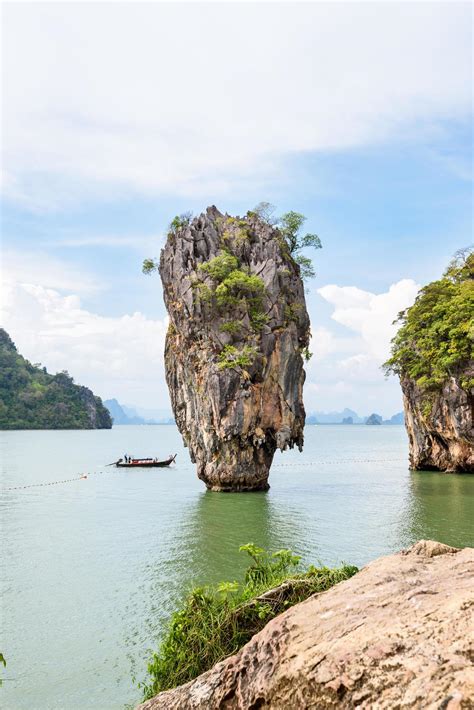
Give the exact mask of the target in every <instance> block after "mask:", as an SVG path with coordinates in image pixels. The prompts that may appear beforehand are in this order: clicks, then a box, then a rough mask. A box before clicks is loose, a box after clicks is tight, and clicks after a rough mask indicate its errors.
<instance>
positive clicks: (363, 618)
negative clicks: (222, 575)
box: [137, 540, 474, 710]
mask: <svg viewBox="0 0 474 710" xmlns="http://www.w3.org/2000/svg"><path fill="white" fill-rule="evenodd" d="M473 575H474V549H472V548H466V549H464V550H457V549H456V548H452V547H449V546H447V545H443V544H441V543H437V542H432V541H425V540H422V541H420V542H417V543H415V544H414V545H412V547H410V548H408V549H407V550H403V551H402V552H399V553H397V554H394V555H389V556H388V557H382V558H380V559H378V560H375V561H374V562H371V563H370V564H369V565H367V566H366V567H364V568H363V569H362V570H361V571H360V572H358V573H357V574H356V575H355V576H353V577H351V578H350V579H349V580H347V581H345V582H341V583H340V584H338V585H336V586H335V587H332V588H331V589H329V590H328V591H326V592H323V593H321V594H316V595H314V596H312V597H310V598H309V599H307V600H306V601H305V602H302V603H301V604H297V605H296V606H294V607H292V608H290V609H289V610H288V611H286V612H285V613H283V614H281V615H280V616H277V617H276V618H275V619H273V620H272V621H270V622H269V623H268V624H267V626H265V628H264V629H263V630H262V631H261V632H260V633H258V634H256V635H255V636H254V637H253V638H252V639H251V641H250V642H249V643H248V644H246V646H244V647H243V648H242V649H241V650H240V651H239V652H238V653H237V654H236V655H234V656H231V657H229V658H226V659H225V660H223V661H221V662H220V663H218V664H217V665H215V666H214V668H212V669H211V670H210V671H207V672H206V673H204V674H203V675H201V676H199V677H198V678H196V680H194V681H191V682H190V683H187V684H186V685H183V686H180V687H178V688H175V689H174V690H170V691H166V692H164V693H160V694H159V695H157V696H155V697H154V698H152V699H151V700H149V701H147V702H145V703H143V704H142V705H139V706H138V708H137V710H182V709H183V708H187V710H217V709H218V708H219V709H222V708H226V709H227V710H250V708H260V709H263V708H267V709H268V710H270V709H274V710H277V709H278V710H283V708H285V709H286V708H298V710H305V709H308V710H309V708H321V710H322V709H323V708H324V709H325V710H326V709H327V708H347V709H349V708H354V707H377V708H386V709H387V710H388V709H389V708H390V709H391V708H394V707H412V708H432V709H433V710H434V709H435V708H444V709H445V710H457V709H458V708H472V699H473V697H474V677H473V672H472V657H473V653H474V642H473V640H472V637H471V635H470V634H469V633H468V629H470V628H472V624H473V621H474V619H473V606H472V582H473Z"/></svg>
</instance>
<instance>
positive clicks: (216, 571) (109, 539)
mask: <svg viewBox="0 0 474 710" xmlns="http://www.w3.org/2000/svg"><path fill="white" fill-rule="evenodd" d="M0 435H1V437H0V454H1V460H2V481H1V485H2V495H1V521H2V530H1V533H2V589H1V622H2V636H1V645H0V651H2V652H3V654H4V655H5V658H6V660H7V667H6V669H5V670H4V672H3V674H2V676H3V677H4V678H5V680H4V683H3V687H2V688H0V705H1V706H2V707H4V708H8V710H23V709H25V710H26V709H28V710H59V709H61V710H83V709H84V710H86V709H88V708H94V710H118V709H120V708H124V706H125V705H126V704H129V705H132V706H133V704H135V703H136V702H138V701H139V700H140V697H141V695H140V690H139V688H138V687H137V685H136V681H140V680H142V679H143V678H144V677H145V675H146V659H147V657H148V656H149V654H150V652H151V650H153V649H155V648H156V647H157V645H158V641H159V638H160V634H161V633H162V630H163V627H164V624H165V623H166V619H167V618H168V616H169V614H170V613H171V612H172V610H173V609H174V608H175V606H176V604H177V602H178V601H179V599H180V598H181V597H182V595H183V594H184V593H185V592H186V590H187V589H189V587H190V586H192V585H194V584H202V583H208V582H216V581H221V580H234V579H239V578H240V576H241V575H242V572H243V570H244V569H245V566H246V563H247V560H246V559H245V555H244V553H239V551H238V548H239V545H242V544H245V543H247V542H254V543H256V544H258V545H260V546H262V547H264V548H267V549H269V550H277V549H280V548H282V547H288V548H291V549H292V550H293V551H294V552H297V553H299V554H301V555H302V557H303V561H304V562H305V563H316V564H317V563H318V562H320V563H324V564H328V565H335V564H338V563H340V562H342V561H345V562H348V563H352V564H356V565H359V566H361V565H364V564H365V563H367V562H368V561H369V560H372V559H374V558H375V557H378V556H380V555H384V554H388V553H391V552H394V551H396V550H399V549H401V548H403V547H406V546H407V545H410V544H411V543H412V542H414V541H415V540H417V539H420V538H431V539H436V540H440V541H441V542H445V543H448V544H451V545H456V546H465V545H472V544H473V543H474V531H473V520H474V495H473V494H474V476H469V475H453V474H441V473H429V472H417V473H413V472H410V471H409V470H408V463H407V461H408V451H407V439H406V434H405V430H404V428H403V427H400V426H356V425H353V426H341V425H339V426H336V425H335V426H308V427H306V430H305V439H306V441H305V448H304V452H303V453H301V454H300V453H299V452H298V451H289V452H285V453H284V454H277V455H276V457H275V461H274V466H273V468H272V471H271V474H270V484H271V489H270V491H268V492H267V493H241V494H225V493H211V492H207V491H206V490H205V488H204V485H203V484H202V483H201V482H200V481H199V480H198V479H197V477H196V474H195V467H194V466H193V465H192V464H191V463H190V461H189V455H188V452H187V450H186V449H185V448H184V447H183V445H182V442H181V438H180V436H179V433H178V431H177V429H176V427H174V426H117V427H114V428H113V429H112V430H110V431H63V432H62V431H30V432H29V431H14V432H1V433H0ZM125 453H128V454H131V455H134V456H159V457H160V458H165V457H167V455H168V454H170V453H172V454H174V453H177V454H178V456H177V460H176V465H175V466H173V467H171V468H169V469H167V468H165V469H141V470H130V469H116V468H115V467H113V466H109V467H106V465H105V464H108V463H110V462H112V461H115V460H116V459H117V458H119V457H120V456H123V455H124V454H125ZM81 475H82V476H85V475H87V478H80V476H81ZM70 479H73V480H70ZM58 481H65V482H63V483H58ZM37 484H48V485H37ZM49 484H51V485H49ZM23 486H29V487H23ZM134 678H135V682H134Z"/></svg>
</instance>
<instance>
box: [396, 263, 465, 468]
mask: <svg viewBox="0 0 474 710" xmlns="http://www.w3.org/2000/svg"><path fill="white" fill-rule="evenodd" d="M473 314H474V254H473V253H472V251H470V250H464V251H462V252H460V253H458V254H457V256H456V257H455V259H454V260H453V261H452V262H451V264H450V265H449V267H448V269H447V270H446V272H445V273H444V275H443V277H442V278H441V279H439V280H438V281H433V282H432V283H430V284H428V285H427V286H425V287H424V288H423V289H421V291H420V293H419V295H418V296H417V299H416V301H415V303H414V305H413V306H412V307H411V308H408V309H407V310H406V311H404V312H402V313H400V315H399V321H400V322H401V328H400V330H399V331H398V333H397V335H396V336H395V338H394V339H393V341H392V356H391V358H390V359H389V360H388V361H387V363H386V364H385V366H386V369H387V371H388V372H393V373H395V374H397V375H398V376H399V377H400V384H401V387H402V391H403V401H404V408H405V424H406V428H407V432H408V440H409V447H410V464H411V467H412V468H414V469H421V470H440V471H460V472H470V473H473V472H474V426H473V420H474V320H473Z"/></svg>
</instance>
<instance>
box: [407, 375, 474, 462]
mask: <svg viewBox="0 0 474 710" xmlns="http://www.w3.org/2000/svg"><path fill="white" fill-rule="evenodd" d="M462 375H463V377H464V379H467V378H469V379H471V380H472V379H474V367H470V368H468V369H467V370H465V371H464V372H463V373H462ZM461 379H462V377H461V375H460V374H459V375H458V376H456V377H450V378H449V379H448V380H446V382H445V383H444V384H443V386H442V388H441V390H440V391H439V393H437V394H436V395H435V396H431V399H430V401H429V408H426V400H427V398H426V394H425V393H424V392H423V391H422V390H421V389H420V387H418V386H417V385H416V383H415V382H414V381H413V380H412V379H410V378H409V377H401V378H400V384H401V386H402V392H403V400H404V406H405V426H406V429H407V433H408V441H409V445H410V466H411V468H414V469H421V470H430V469H432V470H436V471H463V472H466V473H474V421H473V420H474V396H473V392H472V389H468V388H466V387H465V386H462V384H461V382H460V380H461Z"/></svg>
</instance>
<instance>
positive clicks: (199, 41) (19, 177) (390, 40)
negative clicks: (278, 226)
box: [0, 2, 473, 416]
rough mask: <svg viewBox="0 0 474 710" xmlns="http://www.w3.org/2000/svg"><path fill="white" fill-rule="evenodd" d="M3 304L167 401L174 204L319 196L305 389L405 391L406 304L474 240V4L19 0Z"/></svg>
mask: <svg viewBox="0 0 474 710" xmlns="http://www.w3.org/2000/svg"><path fill="white" fill-rule="evenodd" d="M2 40H3V41H2V122H1V124H2V136H1V149H2V177H1V231H2V303H1V314H0V315H1V318H0V322H1V325H2V326H3V327H4V328H5V329H6V330H7V331H8V332H9V334H10V335H11V337H12V338H13V340H14V341H15V343H16V344H17V346H18V349H19V351H20V352H21V353H22V354H23V355H24V356H25V357H27V358H28V359H29V360H30V361H32V362H35V363H36V362H40V363H42V364H43V365H45V366H46V367H47V368H48V370H49V371H50V372H56V371H59V370H62V369H67V370H68V371H69V372H70V373H71V374H72V375H73V377H74V378H75V380H76V381H77V382H79V383H80V384H84V385H86V386H88V387H91V388H92V389H93V391H94V392H95V393H96V394H98V395H100V396H101V397H103V398H104V399H108V398H112V397H115V398H117V399H118V400H119V401H120V402H122V403H125V404H129V405H135V406H136V407H138V408H146V409H148V410H150V409H151V410H153V409H159V410H164V409H167V408H169V398H168V393H167V389H166V384H165V380H164V370H163V344H164V337H165V333H166V328H167V315H166V311H165V308H164V305H163V299H162V290H161V284H160V281H159V277H158V276H156V275H154V276H148V277H146V276H144V275H143V274H142V273H141V263H142V261H143V259H144V258H145V257H150V256H151V257H157V256H159V252H160V249H161V247H162V245H163V241H164V235H165V234H166V227H167V225H168V224H169V222H170V221H171V219H172V218H173V217H174V215H176V214H179V213H182V212H184V211H188V210H191V211H193V213H194V214H199V213H200V212H201V211H203V210H204V209H205V208H206V207H207V206H208V205H211V204H215V205H216V206H217V207H218V208H219V209H220V210H221V211H223V212H224V211H227V212H229V213H230V214H244V213H245V212H246V211H247V210H248V209H251V208H252V207H254V206H255V205H256V204H257V203H258V202H260V201H262V200H265V201H268V202H271V203H273V204H274V205H275V206H276V208H277V210H276V211H277V214H281V213H283V212H285V211H288V210H290V209H292V210H295V211H298V212H301V213H303V214H304V215H306V217H307V222H306V227H307V229H308V231H310V232H315V233H317V234H318V235H319V236H320V238H321V241H322V243H323V249H322V250H320V251H318V252H314V253H311V251H308V256H314V262H315V267H316V271H317V277H316V278H315V279H313V280H311V281H310V282H308V284H307V296H306V298H307V307H308V312H309V315H310V319H311V327H312V341H311V350H312V351H313V353H314V355H313V357H312V359H311V360H310V362H309V364H308V366H307V367H306V370H307V379H306V384H305V390H304V399H305V404H306V409H307V411H315V410H323V411H332V410H341V409H343V408H344V407H350V408H352V409H354V410H356V411H357V412H358V413H359V414H369V413H371V412H373V411H376V412H378V413H380V414H382V415H384V416H391V415H392V414H394V413H395V412H397V411H400V410H401V408H402V402H401V394H400V387H399V384H398V382H397V380H396V378H394V377H391V378H389V379H386V378H385V377H384V375H383V373H382V371H381V368H380V366H381V364H382V363H383V361H384V360H385V359H386V358H387V356H388V353H389V348H390V339H391V337H393V335H394V333H395V328H396V326H394V325H393V324H392V323H393V320H394V319H395V317H396V315H397V313H398V312H399V311H400V310H402V309H404V308H406V307H408V306H409V305H411V304H412V303H413V301H414V299H415V297H416V294H417V292H418V290H419V288H420V287H421V286H422V285H423V284H425V283H427V282H429V281H431V280H433V279H435V278H437V277H439V276H440V275H441V274H442V272H443V270H444V268H445V267H446V265H447V263H448V262H449V260H450V258H451V256H452V255H453V253H454V252H455V251H456V250H457V249H459V248H461V247H464V246H467V245H468V244H469V243H470V242H471V241H472V215H473V213H472V207H473V202H472V98H473V88H472V87H473V83H472V5H471V4H470V3H457V2H435V3H431V2H420V3H416V2H415V3H413V2H412V3H406V2H401V3H395V2H379V3H362V2H349V3H343V2H333V3H324V2H316V3H293V2H288V3H271V2H262V3H258V2H254V3H244V2H241V3H225V2H223V3H221V4H216V3H199V2H194V3H190V4H187V3H181V2H175V3H173V4H171V3H131V2H130V3H93V2H89V3H74V4H68V3H35V4H27V3H13V2H10V3H8V2H7V3H4V4H3V12H2Z"/></svg>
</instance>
